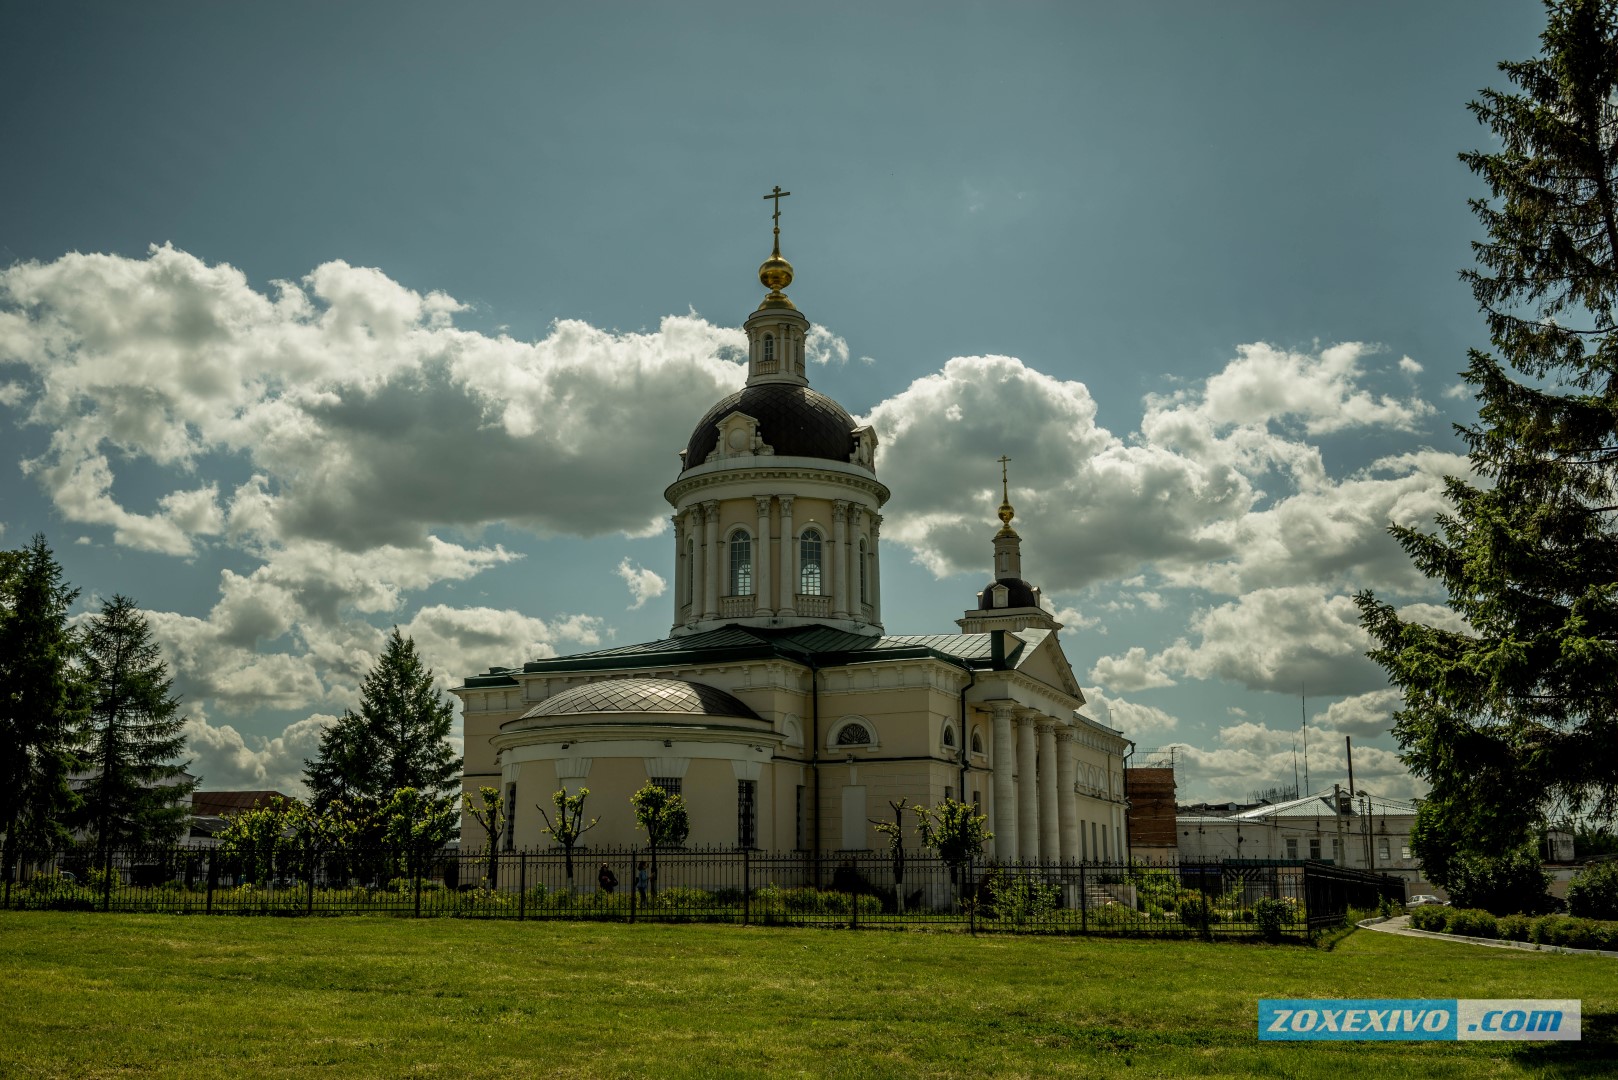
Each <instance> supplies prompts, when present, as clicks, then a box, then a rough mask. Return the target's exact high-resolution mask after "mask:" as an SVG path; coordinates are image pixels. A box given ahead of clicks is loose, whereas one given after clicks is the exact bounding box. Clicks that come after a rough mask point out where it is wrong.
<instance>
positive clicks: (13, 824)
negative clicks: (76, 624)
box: [0, 536, 84, 880]
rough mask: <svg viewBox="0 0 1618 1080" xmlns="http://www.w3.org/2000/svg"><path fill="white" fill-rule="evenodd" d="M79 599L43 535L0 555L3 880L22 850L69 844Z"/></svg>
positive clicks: (80, 702) (80, 707)
mask: <svg viewBox="0 0 1618 1080" xmlns="http://www.w3.org/2000/svg"><path fill="white" fill-rule="evenodd" d="M78 595H79V593H78V590H77V589H73V588H70V587H69V586H68V585H67V584H66V583H65V582H64V581H63V580H62V568H61V566H60V564H58V563H57V561H56V556H55V555H54V554H53V553H52V552H51V549H50V546H49V545H48V544H46V543H45V537H44V536H35V537H34V539H33V542H32V543H30V544H29V545H28V547H26V548H24V549H22V550H20V551H7V552H0V832H3V833H4V834H5V852H4V855H3V859H4V875H5V876H6V878H7V880H9V879H10V875H11V873H12V871H13V869H14V866H15V863H16V859H17V856H18V854H19V853H20V852H21V851H24V850H27V849H38V848H47V847H55V846H57V845H59V844H61V843H64V842H66V840H67V838H68V835H67V831H66V828H65V827H64V825H63V819H64V818H65V817H66V816H67V814H68V813H69V812H70V811H71V810H72V808H73V806H74V805H75V804H76V802H77V800H76V797H75V796H74V795H73V793H72V791H71V789H70V788H69V786H68V776H69V774H70V773H71V772H72V771H73V769H74V767H75V763H76V759H75V757H74V754H73V740H74V737H75V734H76V732H77V730H78V727H79V724H80V721H81V719H82V717H83V713H84V695H83V693H82V686H81V684H80V682H79V679H78V676H77V673H76V672H75V670H74V667H73V664H74V657H75V654H76V650H77V648H78V639H77V635H76V634H75V633H74V631H73V629H72V627H71V626H69V624H68V615H67V610H68V607H69V605H71V604H72V603H73V601H74V600H75V599H76V598H77V597H78Z"/></svg>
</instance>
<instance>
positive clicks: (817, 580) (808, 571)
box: [798, 529, 823, 596]
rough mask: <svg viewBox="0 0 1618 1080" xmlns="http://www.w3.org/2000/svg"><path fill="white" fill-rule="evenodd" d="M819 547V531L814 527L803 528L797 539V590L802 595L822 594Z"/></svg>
mask: <svg viewBox="0 0 1618 1080" xmlns="http://www.w3.org/2000/svg"><path fill="white" fill-rule="evenodd" d="M820 548H821V543H820V533H818V532H816V531H815V530H814V529H805V530H803V535H802V537H800V538H799V540H798V591H799V592H800V593H802V594H803V595H804V596H820V595H822V594H821V588H820V587H821V584H822V580H823V579H822V576H821V573H820Z"/></svg>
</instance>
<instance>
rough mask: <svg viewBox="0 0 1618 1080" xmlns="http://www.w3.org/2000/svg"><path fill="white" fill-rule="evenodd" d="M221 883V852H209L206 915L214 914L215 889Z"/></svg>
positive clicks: (204, 910)
mask: <svg viewBox="0 0 1618 1080" xmlns="http://www.w3.org/2000/svg"><path fill="white" fill-rule="evenodd" d="M218 882H219V852H218V850H217V849H213V850H210V851H209V852H208V902H207V905H206V906H205V907H204V908H203V911H202V913H203V914H204V915H212V914H213V889H214V886H215V885H216V884H218Z"/></svg>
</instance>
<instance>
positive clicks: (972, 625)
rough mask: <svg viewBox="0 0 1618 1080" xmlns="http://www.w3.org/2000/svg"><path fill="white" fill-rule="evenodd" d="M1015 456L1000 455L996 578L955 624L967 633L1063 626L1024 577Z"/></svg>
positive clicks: (995, 536)
mask: <svg viewBox="0 0 1618 1080" xmlns="http://www.w3.org/2000/svg"><path fill="white" fill-rule="evenodd" d="M1010 461H1011V459H1010V458H1008V457H1006V456H1005V455H1004V454H1002V455H1001V456H1000V510H999V517H1000V531H999V532H997V533H995V534H994V580H993V581H991V582H989V584H988V585H986V586H984V588H983V590H982V591H981V592H979V593H978V595H977V607H975V608H973V609H971V610H969V611H967V612H966V614H965V615H963V616H962V617H961V618H959V619H956V620H955V624H956V625H957V626H959V627H960V628H961V633H963V634H981V633H983V632H985V631H988V630H1024V629H1028V628H1029V627H1032V628H1034V629H1036V630H1060V629H1061V628H1062V624H1061V623H1059V622H1057V621H1056V620H1055V619H1053V618H1051V614H1050V612H1048V611H1046V610H1045V606H1044V603H1043V602H1042V601H1041V599H1040V595H1039V587H1038V586H1036V585H1030V584H1028V582H1026V581H1024V580H1023V577H1022V537H1021V536H1018V535H1017V530H1016V529H1013V528H1012V527H1011V519H1012V518H1014V517H1016V516H1017V511H1016V510H1014V509H1012V506H1011V486H1010V481H1009V480H1008V478H1007V473H1006V465H1007V463H1008V462H1010Z"/></svg>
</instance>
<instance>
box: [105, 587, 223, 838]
mask: <svg viewBox="0 0 1618 1080" xmlns="http://www.w3.org/2000/svg"><path fill="white" fill-rule="evenodd" d="M82 656H83V665H84V680H85V686H86V689H87V692H88V694H89V711H88V713H87V714H86V717H85V723H84V726H83V728H82V730H81V732H80V739H79V742H80V754H81V756H82V758H83V760H84V763H85V765H86V766H87V767H88V768H89V769H90V770H91V772H92V775H91V777H90V778H89V780H87V781H86V782H85V784H84V787H83V789H82V792H81V794H82V796H83V799H84V804H83V806H82V807H81V808H80V810H79V811H78V813H77V815H76V819H77V820H78V821H80V822H81V823H82V824H83V825H84V827H85V828H86V829H87V830H88V831H89V833H90V836H91V837H92V839H93V840H94V842H95V845H96V855H97V861H98V862H99V863H100V865H102V866H103V867H105V866H106V865H107V860H108V859H109V858H110V855H111V851H112V849H113V848H115V847H124V846H140V845H145V844H154V843H170V842H172V841H174V840H175V839H177V838H178V837H179V836H180V835H181V834H182V833H184V831H185V829H186V825H187V823H188V822H189V821H190V815H191V806H190V797H191V792H192V790H193V789H194V788H195V787H196V786H197V781H196V779H195V778H193V777H190V776H188V775H186V772H185V767H186V765H187V764H189V762H188V761H185V760H178V759H180V758H181V756H182V755H183V754H184V753H185V722H186V718H185V717H184V716H181V715H180V699H179V698H177V697H175V696H174V695H173V693H172V691H173V688H174V680H173V679H171V678H170V677H169V671H168V664H167V663H165V662H164V660H163V654H162V652H161V651H160V650H159V649H158V646H157V642H155V641H153V640H152V633H151V628H150V626H148V625H147V622H146V617H145V616H144V615H142V614H141V612H140V609H139V608H138V607H136V606H135V602H134V601H133V600H131V599H130V598H129V597H127V596H123V595H115V596H114V597H113V598H112V599H111V600H109V601H107V602H106V603H105V604H104V605H103V606H102V608H101V611H100V612H99V613H98V614H96V615H95V616H94V617H92V618H91V619H90V621H89V625H88V626H87V628H86V630H85V634H84V643H83V649H82Z"/></svg>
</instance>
